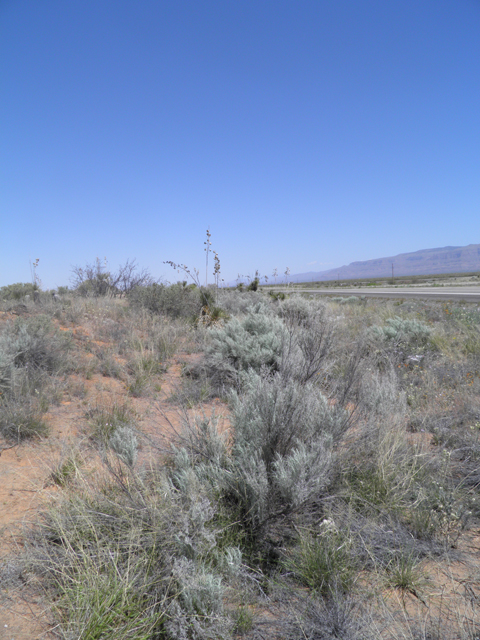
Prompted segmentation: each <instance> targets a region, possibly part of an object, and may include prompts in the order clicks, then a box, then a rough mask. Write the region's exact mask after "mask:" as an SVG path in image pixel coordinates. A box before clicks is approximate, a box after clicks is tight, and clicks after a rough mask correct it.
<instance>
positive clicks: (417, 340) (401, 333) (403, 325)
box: [371, 316, 432, 349]
mask: <svg viewBox="0 0 480 640" xmlns="http://www.w3.org/2000/svg"><path fill="white" fill-rule="evenodd" d="M371 333H372V336H373V337H374V338H378V339H383V340H384V341H385V342H387V343H388V344H391V345H393V346H396V347H408V348H411V349H415V348H417V349H418V348H422V347H426V346H427V344H428V341H429V338H430V336H431V334H432V329H431V328H430V327H429V326H428V325H426V324H425V323H424V322H421V321H420V320H415V319H413V320H410V319H403V318H400V317H398V316H395V317H393V318H388V319H387V321H386V323H385V325H384V326H383V327H372V329H371Z"/></svg>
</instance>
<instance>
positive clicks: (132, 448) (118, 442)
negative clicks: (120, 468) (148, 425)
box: [108, 427, 138, 467]
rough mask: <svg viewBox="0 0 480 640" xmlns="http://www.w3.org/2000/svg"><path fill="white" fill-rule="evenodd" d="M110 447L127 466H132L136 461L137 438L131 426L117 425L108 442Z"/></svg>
mask: <svg viewBox="0 0 480 640" xmlns="http://www.w3.org/2000/svg"><path fill="white" fill-rule="evenodd" d="M108 444H109V446H110V448H111V449H112V450H113V451H115V453H116V454H117V456H118V457H119V458H120V460H122V461H123V462H124V463H125V464H126V465H127V466H129V467H134V466H135V462H136V461H137V449H138V439H137V436H136V434H135V431H134V429H132V428H131V427H117V429H115V431H114V432H113V435H112V436H110V440H109V442H108Z"/></svg>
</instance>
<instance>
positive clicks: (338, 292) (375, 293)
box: [282, 285, 480, 302]
mask: <svg viewBox="0 0 480 640" xmlns="http://www.w3.org/2000/svg"><path fill="white" fill-rule="evenodd" d="M295 290H296V291H299V292H300V291H301V292H302V293H316V294H318V295H328V296H342V297H344V298H345V297H348V296H366V297H367V298H420V299H423V300H425V299H428V300H456V301H459V300H465V301H466V302H480V286H479V285H477V286H475V285H473V286H465V287H399V288H398V289H395V288H393V287H392V288H390V287H368V288H353V289H347V288H346V287H341V288H338V289H295ZM282 291H285V292H287V291H290V292H292V291H293V287H292V288H291V289H283V288H282Z"/></svg>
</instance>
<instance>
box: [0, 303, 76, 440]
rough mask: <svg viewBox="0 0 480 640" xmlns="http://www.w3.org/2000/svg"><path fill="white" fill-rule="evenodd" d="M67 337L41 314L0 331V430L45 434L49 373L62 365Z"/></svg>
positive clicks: (18, 435) (20, 435) (13, 435)
mask: <svg viewBox="0 0 480 640" xmlns="http://www.w3.org/2000/svg"><path fill="white" fill-rule="evenodd" d="M69 348H70V341H69V339H68V338H67V337H66V336H63V335H62V334H61V333H60V332H59V331H57V329H56V328H55V327H54V326H53V325H52V323H51V321H50V319H49V318H48V317H46V316H44V315H39V316H34V317H33V318H28V319H26V320H23V319H18V320H17V321H16V322H15V323H14V324H13V325H8V326H7V327H6V328H5V329H4V331H3V332H2V334H1V335H0V433H1V434H2V435H3V436H4V437H5V438H8V439H13V440H17V441H19V440H23V439H26V438H31V437H36V436H40V435H46V434H47V432H48V428H47V426H46V424H45V422H44V421H43V414H44V413H45V411H47V409H48V399H47V396H48V394H47V392H46V387H47V383H48V381H49V378H50V374H54V373H59V372H60V371H61V370H62V369H65V368H66V366H68V365H67V364H66V355H67V353H68V350H69Z"/></svg>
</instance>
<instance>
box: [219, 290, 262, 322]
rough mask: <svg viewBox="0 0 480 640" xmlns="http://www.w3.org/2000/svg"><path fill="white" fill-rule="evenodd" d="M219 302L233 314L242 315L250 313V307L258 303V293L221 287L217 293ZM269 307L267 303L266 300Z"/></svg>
mask: <svg viewBox="0 0 480 640" xmlns="http://www.w3.org/2000/svg"><path fill="white" fill-rule="evenodd" d="M217 296H218V300H217V304H219V305H220V306H221V307H222V309H225V311H226V312H227V313H228V314H229V315H231V316H240V315H245V314H246V313H248V309H249V308H250V307H252V305H255V304H258V302H259V300H258V295H257V294H256V293H254V292H253V291H243V292H242V291H239V290H238V289H237V290H235V291H230V290H228V289H220V290H219V291H218V293H217ZM265 306H266V307H267V303H266V302H265Z"/></svg>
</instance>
